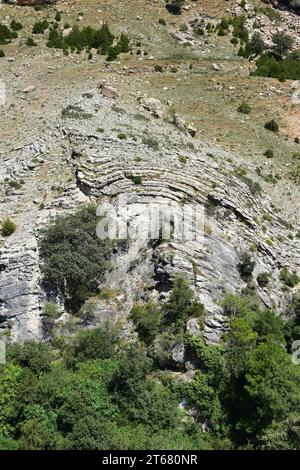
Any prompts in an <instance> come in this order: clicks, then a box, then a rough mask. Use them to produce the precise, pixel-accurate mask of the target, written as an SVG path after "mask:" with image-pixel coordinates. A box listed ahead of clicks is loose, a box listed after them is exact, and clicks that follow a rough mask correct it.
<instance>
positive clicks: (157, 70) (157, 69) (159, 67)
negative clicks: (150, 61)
mask: <svg viewBox="0 0 300 470" xmlns="http://www.w3.org/2000/svg"><path fill="white" fill-rule="evenodd" d="M154 70H155V72H159V73H162V72H163V71H164V69H163V68H162V66H161V65H158V64H156V65H154Z"/></svg>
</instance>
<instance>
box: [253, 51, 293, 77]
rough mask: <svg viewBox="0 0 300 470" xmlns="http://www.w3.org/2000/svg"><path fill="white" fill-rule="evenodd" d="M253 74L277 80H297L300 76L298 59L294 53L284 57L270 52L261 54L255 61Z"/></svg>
mask: <svg viewBox="0 0 300 470" xmlns="http://www.w3.org/2000/svg"><path fill="white" fill-rule="evenodd" d="M254 75H256V76H258V77H272V78H278V79H279V80H298V79H299V76H300V61H299V60H298V59H297V58H296V56H295V54H294V53H290V54H289V55H288V56H287V57H285V58H284V59H282V58H280V57H279V58H278V57H274V56H273V55H271V54H262V56H261V57H260V58H259V59H258V61H257V62H256V71H255V72H254Z"/></svg>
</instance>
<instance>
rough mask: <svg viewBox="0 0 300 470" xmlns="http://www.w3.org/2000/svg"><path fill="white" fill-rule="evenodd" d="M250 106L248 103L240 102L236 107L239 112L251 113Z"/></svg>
mask: <svg viewBox="0 0 300 470" xmlns="http://www.w3.org/2000/svg"><path fill="white" fill-rule="evenodd" d="M251 110H252V108H251V106H250V104H248V103H245V102H244V103H242V104H241V105H240V106H239V107H238V112H239V113H242V114H250V113H251Z"/></svg>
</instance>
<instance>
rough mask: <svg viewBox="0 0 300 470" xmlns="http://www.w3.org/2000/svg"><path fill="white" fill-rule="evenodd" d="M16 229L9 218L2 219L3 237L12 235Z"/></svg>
mask: <svg viewBox="0 0 300 470" xmlns="http://www.w3.org/2000/svg"><path fill="white" fill-rule="evenodd" d="M16 228H17V226H16V224H15V223H14V222H13V221H12V220H11V219H9V218H7V219H4V220H2V222H1V233H2V235H3V237H9V236H10V235H12V234H13V233H14V232H15V230H16Z"/></svg>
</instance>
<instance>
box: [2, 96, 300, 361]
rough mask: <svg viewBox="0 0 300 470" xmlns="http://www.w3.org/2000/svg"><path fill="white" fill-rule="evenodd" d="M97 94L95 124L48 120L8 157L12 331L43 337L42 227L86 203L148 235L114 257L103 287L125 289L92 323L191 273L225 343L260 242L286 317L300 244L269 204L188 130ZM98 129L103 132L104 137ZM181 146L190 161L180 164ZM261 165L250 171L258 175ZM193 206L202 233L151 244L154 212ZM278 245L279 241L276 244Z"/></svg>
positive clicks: (91, 115) (5, 249)
mask: <svg viewBox="0 0 300 470" xmlns="http://www.w3.org/2000/svg"><path fill="white" fill-rule="evenodd" d="M90 95H91V97H90V98H89V99H86V98H85V97H80V98H78V99H77V101H75V100H74V101H75V102H74V104H75V105H76V106H79V107H80V108H81V109H82V110H83V112H84V113H85V115H86V116H88V119H74V118H72V117H70V118H65V119H63V120H59V119H58V120H57V121H56V122H55V123H49V127H48V129H45V133H44V136H43V138H41V139H40V140H36V141H35V142H32V143H29V144H28V145H26V146H24V147H21V148H15V149H14V150H11V151H10V152H6V151H3V152H2V153H1V154H0V182H2V184H0V195H1V205H0V208H1V209H0V210H1V218H2V214H4V216H8V215H9V216H12V217H13V218H14V219H15V221H16V223H17V226H18V229H17V232H16V233H15V234H13V235H12V236H11V237H8V238H7V239H3V240H2V243H3V245H2V246H1V252H0V266H1V269H0V299H1V300H0V315H1V318H2V326H3V327H7V321H8V320H9V319H12V321H13V326H12V333H13V338H15V339H25V338H28V337H40V335H41V312H42V309H43V304H44V302H45V293H44V292H43V291H42V288H41V286H40V266H39V263H40V260H39V257H38V251H37V239H38V236H39V231H40V229H41V228H42V227H43V226H45V224H47V223H49V221H50V220H52V219H53V217H55V215H57V214H59V213H64V212H67V211H72V210H74V209H75V208H76V207H78V206H79V205H80V204H83V203H85V202H88V201H96V202H98V203H99V204H100V205H101V206H102V207H103V208H104V209H105V210H106V212H107V214H108V215H110V216H114V217H115V216H116V214H117V215H119V216H121V220H123V222H124V221H126V223H127V222H129V226H130V230H132V235H133V234H134V230H137V231H138V233H139V236H138V237H134V236H132V237H131V238H130V241H129V243H128V249H127V250H123V251H121V250H120V251H119V252H117V253H115V255H114V259H113V260H112V261H113V264H114V266H115V269H113V270H112V271H111V272H110V273H108V275H107V279H106V281H105V283H104V286H105V287H108V288H109V289H111V290H112V291H114V292H115V296H114V298H113V299H111V300H110V301H109V302H107V301H106V302H105V301H103V300H102V301H100V300H97V299H92V300H91V302H94V307H95V308H94V319H93V320H92V322H94V324H99V325H100V324H103V322H105V321H106V320H107V319H110V320H112V321H119V320H126V317H127V315H128V313H129V311H130V309H131V307H132V305H133V303H134V302H136V301H137V300H138V301H143V300H149V298H150V299H152V300H156V299H158V298H162V299H165V298H167V296H168V292H169V290H170V288H171V285H172V279H173V278H174V275H175V274H176V273H182V274H184V275H185V276H186V277H187V278H188V279H189V281H190V284H191V286H192V287H193V289H194V291H195V295H196V297H197V298H198V299H199V301H200V302H202V303H203V304H204V306H205V309H206V319H205V327H204V335H205V338H206V339H207V341H209V342H218V341H219V339H220V337H221V336H222V334H223V333H224V331H226V328H227V321H226V318H224V316H223V315H222V309H221V307H220V301H221V300H222V298H223V296H224V294H225V293H226V292H238V291H240V289H241V288H243V287H245V286H246V284H245V283H244V281H243V280H242V279H241V277H240V274H239V271H238V269H237V266H238V263H239V257H238V255H239V252H241V251H249V250H250V247H253V246H254V245H255V246H256V251H254V252H253V254H252V256H253V259H254V260H255V262H256V265H255V271H254V282H255V279H256V276H257V274H259V273H261V272H270V273H271V274H272V284H271V285H270V286H268V287H267V288H266V289H258V295H259V296H260V299H261V301H262V303H263V304H264V305H266V306H267V307H272V306H275V307H276V309H277V310H278V312H284V310H285V307H286V304H287V302H288V301H289V296H287V295H286V294H285V293H284V292H283V291H282V289H281V287H282V283H281V281H280V278H279V276H280V270H281V268H282V267H284V266H288V267H289V269H291V270H295V271H299V268H300V254H299V239H296V238H294V239H293V240H291V239H289V238H287V237H286V229H285V227H284V226H283V225H282V223H281V221H280V219H279V218H278V216H277V215H276V213H274V212H273V209H272V206H271V204H270V200H269V199H268V198H267V197H266V196H264V195H261V196H260V195H257V196H255V195H253V194H252V192H251V190H250V188H249V186H248V185H247V184H246V183H245V182H244V181H242V180H241V179H240V178H238V177H236V176H235V174H234V168H235V166H236V165H238V164H239V162H238V159H237V158H236V157H235V156H234V155H231V154H229V153H228V152H224V151H222V150H220V149H219V148H217V147H214V146H211V145H208V144H205V143H201V142H198V141H196V140H195V139H193V140H192V138H191V136H190V135H189V133H188V132H185V133H184V134H183V133H182V132H179V130H178V129H177V128H176V126H174V125H171V124H167V123H164V122H163V121H161V120H159V121H158V120H157V119H151V121H150V122H148V121H146V124H145V122H143V121H140V120H137V119H133V117H132V116H134V115H135V114H136V113H137V109H136V108H132V109H131V108H129V106H127V108H126V110H125V109H124V108H123V106H122V103H118V106H116V105H115V101H113V102H112V101H111V100H110V99H107V98H105V97H104V96H103V95H102V94H101V93H99V91H98V92H97V91H95V90H92V92H91V93H90ZM95 109H97V110H98V112H97V113H95V112H94V111H95ZM100 127H101V128H102V129H103V130H102V131H101V132H98V131H97V129H98V128H100ZM115 129H118V130H124V133H126V137H127V138H126V139H119V138H118V134H117V133H116V131H115ZM155 142H156V143H155ZM191 142H193V146H191V145H190V144H191ZM179 144H180V150H178V147H179ZM183 146H185V151H184V156H185V157H186V162H185V163H184V164H183V163H182V162H181V161H180V158H179V157H180V156H181V155H182V147H183ZM137 157H138V158H137ZM252 170H253V171H252ZM254 170H255V168H254V167H253V168H251V166H249V173H248V174H250V172H251V171H252V173H251V174H252V175H253V179H255V171H254ZM45 174H46V175H47V178H45ZM41 175H43V176H42V177H41ZM136 177H140V178H139V179H138V180H136V179H135V178H136ZM20 179H22V180H24V184H23V185H21V188H20V189H13V190H12V189H10V191H9V192H7V188H8V186H7V183H6V181H7V180H18V181H19V180H20ZM41 181H42V183H41ZM44 194H45V195H46V197H44ZM38 201H40V202H41V203H43V204H42V205H40V204H39V203H38ZM40 206H41V207H40ZM186 206H187V207H188V208H189V209H190V210H192V212H193V213H194V214H196V213H198V212H199V213H200V214H201V217H200V219H199V224H197V226H195V224H194V223H193V218H192V217H187V218H186V229H187V233H190V234H191V235H192V237H190V238H188V239H181V238H180V237H178V236H176V230H175V228H176V224H175V225H173V226H172V224H171V225H170V227H169V228H170V233H169V236H167V235H168V234H165V235H164V236H163V237H162V238H163V242H160V243H157V242H155V240H152V241H151V242H150V241H149V239H148V238H147V233H148V228H149V227H148V222H149V220H148V218H147V217H148V215H149V211H151V210H153V209H155V208H157V207H158V208H160V210H161V212H162V215H163V218H164V220H166V221H167V220H168V218H169V216H170V214H171V213H173V215H174V217H175V218H174V220H178V219H180V216H181V215H182V210H183V208H184V207H186ZM124 208H126V210H127V212H125V213H124V211H123V212H122V210H123V209H124ZM121 209H122V210H121ZM197 211H198V212H197ZM264 214H269V215H270V216H271V218H272V222H268V221H267V220H264V225H265V226H266V229H264V230H263V228H262V224H261V223H260V221H261V220H262V218H263V215H264ZM202 216H203V217H202ZM122 218H123V219H122ZM155 220H156V219H155V218H154V222H155ZM154 225H155V224H154ZM174 227H175V228H174ZM154 238H155V237H154ZM270 238H272V240H274V241H273V244H272V246H270V244H269V243H268V242H267V241H268V239H270ZM145 292H146V294H145ZM187 328H190V329H191V331H193V332H194V334H196V333H197V331H198V329H197V325H196V323H195V322H190V323H188V325H187ZM125 330H126V328H125ZM128 334H129V335H130V334H131V332H130V331H129V333H128ZM180 351H181V352H180ZM177 353H178V354H177ZM179 353H180V354H181V355H182V350H181V349H180V348H178V351H177V350H176V351H174V354H175V355H176V356H178V357H179V356H180V354H179ZM181 359H183V357H181Z"/></svg>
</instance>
